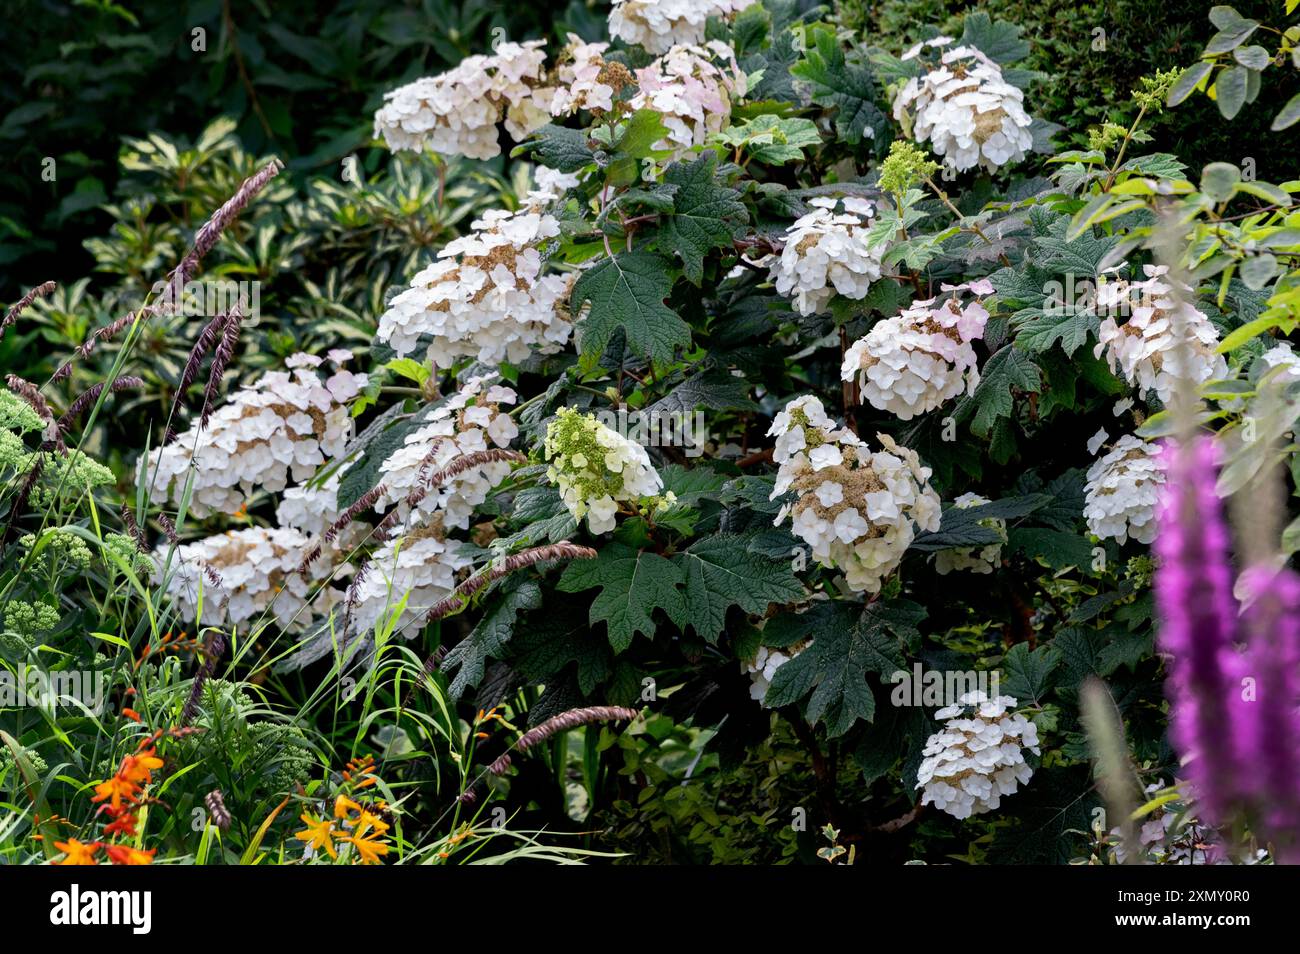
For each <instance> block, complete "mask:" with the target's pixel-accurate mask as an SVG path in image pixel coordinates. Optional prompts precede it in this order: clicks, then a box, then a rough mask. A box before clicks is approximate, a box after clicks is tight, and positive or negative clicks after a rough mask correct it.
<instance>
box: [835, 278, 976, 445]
mask: <svg viewBox="0 0 1300 954" xmlns="http://www.w3.org/2000/svg"><path fill="white" fill-rule="evenodd" d="M943 289H944V290H945V291H962V290H966V289H970V290H972V291H974V292H975V293H976V294H981V295H986V294H991V293H992V291H993V285H992V284H991V283H990V282H989V281H988V280H987V279H982V280H980V281H977V282H972V283H970V284H966V285H944V286H943ZM935 301H937V299H935V298H930V299H927V300H925V301H914V302H912V304H911V305H910V306H908V308H907V309H905V310H904V311H903V312H902V314H899V315H897V316H895V317H893V318H886V319H885V320H884V321H880V322H877V323H876V324H875V325H874V326H873V327H872V329H871V330H870V331H869V332H868V333H867V335H866V337H864V338H860V339H859V340H858V341H857V342H855V343H854V344H853V345H852V346H851V347H850V348H849V349H848V351H846V352H845V355H844V363H843V365H842V367H841V368H840V376H841V377H842V378H843V379H844V380H845V381H852V380H853V379H854V377H855V376H856V377H857V380H858V385H859V387H860V388H861V390H862V400H863V401H865V402H866V403H868V404H870V405H871V406H872V407H874V408H877V409H879V410H882V411H889V412H891V413H893V414H895V415H897V416H898V417H899V418H900V419H901V420H904V421H909V420H911V419H912V418H913V417H916V416H917V415H918V414H924V413H926V412H927V411H932V410H934V409H935V408H937V407H939V406H940V405H941V404H943V403H945V402H947V401H949V400H951V399H952V398H954V397H957V396H958V395H960V394H962V393H963V392H965V393H966V394H971V393H974V391H975V386H976V385H977V384H979V371H978V369H977V367H976V362H977V358H976V356H975V349H974V348H973V347H971V342H972V341H975V340H977V339H979V338H982V337H983V336H984V325H985V323H986V322H987V321H988V317H989V313H988V310H987V309H986V308H985V307H984V305H983V303H982V302H980V301H978V300H976V301H973V302H970V303H969V304H967V305H965V306H964V307H963V306H962V305H961V304H960V303H959V302H958V300H957V298H956V297H952V298H947V299H945V300H944V301H943V303H942V304H940V305H937V306H936V305H935Z"/></svg>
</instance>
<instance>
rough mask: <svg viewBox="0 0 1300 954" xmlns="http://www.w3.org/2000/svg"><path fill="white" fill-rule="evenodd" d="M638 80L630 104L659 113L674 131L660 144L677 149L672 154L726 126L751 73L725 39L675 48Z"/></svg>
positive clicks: (640, 72) (638, 74)
mask: <svg viewBox="0 0 1300 954" xmlns="http://www.w3.org/2000/svg"><path fill="white" fill-rule="evenodd" d="M636 83H637V92H636V94H635V95H634V96H633V97H632V98H631V99H630V100H629V101H628V106H629V108H631V109H633V110H638V109H652V110H654V111H655V112H657V113H658V114H659V118H660V120H661V121H662V122H663V124H664V126H665V127H667V129H668V135H667V137H666V138H664V139H661V140H660V141H659V142H657V143H655V148H656V149H667V150H672V152H673V156H672V157H671V158H677V157H680V156H681V155H682V153H684V152H685V151H686V150H688V149H690V148H692V147H693V146H702V145H703V144H704V143H705V141H706V140H707V139H708V138H709V136H711V135H712V134H713V133H716V132H719V131H721V130H722V129H723V128H725V127H726V125H727V123H728V122H729V120H730V117H731V102H732V100H733V99H735V98H737V97H739V96H742V95H744V93H745V73H744V71H743V70H741V69H740V67H739V66H737V65H736V54H735V51H733V50H732V49H731V47H729V46H728V45H727V44H725V43H723V42H722V41H721V40H713V41H710V42H709V43H706V44H704V45H703V46H675V47H673V48H672V49H671V50H669V51H668V52H667V53H665V54H664V55H663V56H661V57H659V58H658V59H656V60H655V61H653V62H652V63H651V64H650V65H649V66H647V67H645V68H643V69H639V70H637V71H636Z"/></svg>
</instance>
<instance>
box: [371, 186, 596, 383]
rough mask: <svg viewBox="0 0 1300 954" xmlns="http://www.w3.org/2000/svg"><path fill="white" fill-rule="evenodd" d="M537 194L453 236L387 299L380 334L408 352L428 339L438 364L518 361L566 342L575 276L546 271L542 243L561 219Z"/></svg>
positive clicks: (544, 195) (556, 229) (398, 349)
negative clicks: (566, 303) (566, 302)
mask: <svg viewBox="0 0 1300 954" xmlns="http://www.w3.org/2000/svg"><path fill="white" fill-rule="evenodd" d="M531 198H532V200H533V201H532V202H531V203H530V204H529V205H527V206H525V207H524V208H521V209H520V210H518V211H516V212H509V211H506V210H504V209H496V210H493V211H491V212H488V213H486V214H485V215H484V216H483V217H482V218H480V219H476V220H475V221H474V222H473V223H472V228H473V231H472V232H470V233H469V234H468V235H464V236H462V237H460V238H458V239H455V240H454V241H451V242H448V243H447V246H446V247H445V248H444V249H443V250H442V251H441V252H440V253H438V261H436V262H434V263H433V264H432V265H430V266H429V267H428V268H426V269H424V270H423V271H421V272H420V273H419V274H417V275H416V276H415V278H414V279H412V281H411V286H410V287H409V288H408V289H406V290H405V291H404V292H402V293H401V294H399V295H398V296H397V297H395V298H394V299H393V300H392V302H391V303H390V304H389V306H388V309H387V311H385V312H384V314H383V315H382V316H381V317H380V319H379V332H378V337H379V340H380V341H384V342H386V343H388V344H389V345H390V346H391V347H392V348H393V350H394V351H395V352H397V354H398V355H407V354H410V353H412V352H413V351H415V350H416V349H417V348H418V347H419V346H420V343H421V340H422V339H424V340H426V341H427V342H428V345H427V355H428V358H429V360H430V361H432V362H433V364H434V366H435V367H439V368H446V367H450V366H451V365H452V364H455V363H456V362H457V361H458V360H460V359H461V358H465V357H474V358H477V359H478V360H479V361H482V362H483V363H485V364H489V365H498V364H500V363H501V362H503V361H514V362H518V361H522V360H524V359H525V358H527V357H528V356H529V354H531V353H532V352H533V351H534V350H536V351H540V352H542V353H543V354H548V353H552V352H555V351H558V350H559V349H560V348H562V347H563V346H564V345H565V343H566V342H567V341H568V340H569V336H570V334H571V333H572V331H573V325H572V324H571V323H570V321H569V320H568V319H567V317H565V314H564V313H563V309H562V308H558V307H557V306H558V305H560V303H561V300H562V299H563V298H564V297H565V295H566V294H567V293H568V290H569V281H570V280H569V278H567V277H565V276H561V275H544V274H543V265H544V263H543V260H542V255H541V252H539V251H538V248H537V246H538V245H539V244H540V243H541V242H543V241H545V240H546V239H550V238H554V237H555V236H557V235H559V234H560V224H559V222H557V221H556V219H555V217H554V216H552V215H549V214H547V213H546V212H544V211H542V203H543V202H544V201H545V200H549V199H550V198H551V196H550V195H549V194H548V193H533V194H532V196H531Z"/></svg>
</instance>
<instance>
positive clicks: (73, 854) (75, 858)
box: [54, 838, 100, 865]
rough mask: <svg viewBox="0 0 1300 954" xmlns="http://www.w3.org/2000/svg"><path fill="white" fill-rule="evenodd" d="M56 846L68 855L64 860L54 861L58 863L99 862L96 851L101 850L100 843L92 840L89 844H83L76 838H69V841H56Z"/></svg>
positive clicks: (88, 863)
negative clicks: (96, 858)
mask: <svg viewBox="0 0 1300 954" xmlns="http://www.w3.org/2000/svg"><path fill="white" fill-rule="evenodd" d="M54 847H55V848H57V849H59V851H61V852H63V853H64V854H65V855H66V856H67V857H66V858H64V859H63V860H62V861H56V862H54V863H55V864H56V865H95V864H99V862H97V861H96V860H95V852H97V851H99V848H100V844H99V842H97V841H92V842H91V843H90V844H88V845H83V844H82V843H81V842H79V841H77V839H75V838H69V839H68V840H67V841H56V842H55V843H54Z"/></svg>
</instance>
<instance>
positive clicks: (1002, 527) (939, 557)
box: [934, 494, 1007, 576]
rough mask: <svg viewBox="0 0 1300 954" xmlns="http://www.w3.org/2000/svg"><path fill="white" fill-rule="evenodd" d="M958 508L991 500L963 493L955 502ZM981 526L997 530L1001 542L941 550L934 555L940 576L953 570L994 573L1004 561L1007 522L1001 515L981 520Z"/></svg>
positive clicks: (974, 505)
mask: <svg viewBox="0 0 1300 954" xmlns="http://www.w3.org/2000/svg"><path fill="white" fill-rule="evenodd" d="M952 503H953V506H954V507H956V508H957V509H958V510H969V509H970V508H971V507H982V506H984V505H985V504H987V503H991V501H990V500H989V499H988V498H987V497H981V496H980V495H979V494H962V495H961V496H960V497H958V498H957V499H956V500H954V501H953V502H952ZM979 525H980V526H981V527H987V528H988V529H989V530H993V531H995V532H996V533H997V534H998V536H999V537H1001V538H1002V542H1001V543H990V544H988V545H987V546H983V547H953V548H951V549H949V550H940V551H939V552H938V553H936V554H935V555H934V568H935V570H937V571H938V573H939V575H940V576H946V575H947V574H949V573H951V572H952V571H953V570H970V571H971V572H973V573H992V572H993V571H994V569H996V568H997V567H998V566H1000V565H1001V563H1002V545H1003V544H1004V543H1006V542H1007V522H1006V521H1005V520H1002V519H1001V518H999V517H988V518H986V519H984V520H981V521H979Z"/></svg>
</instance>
